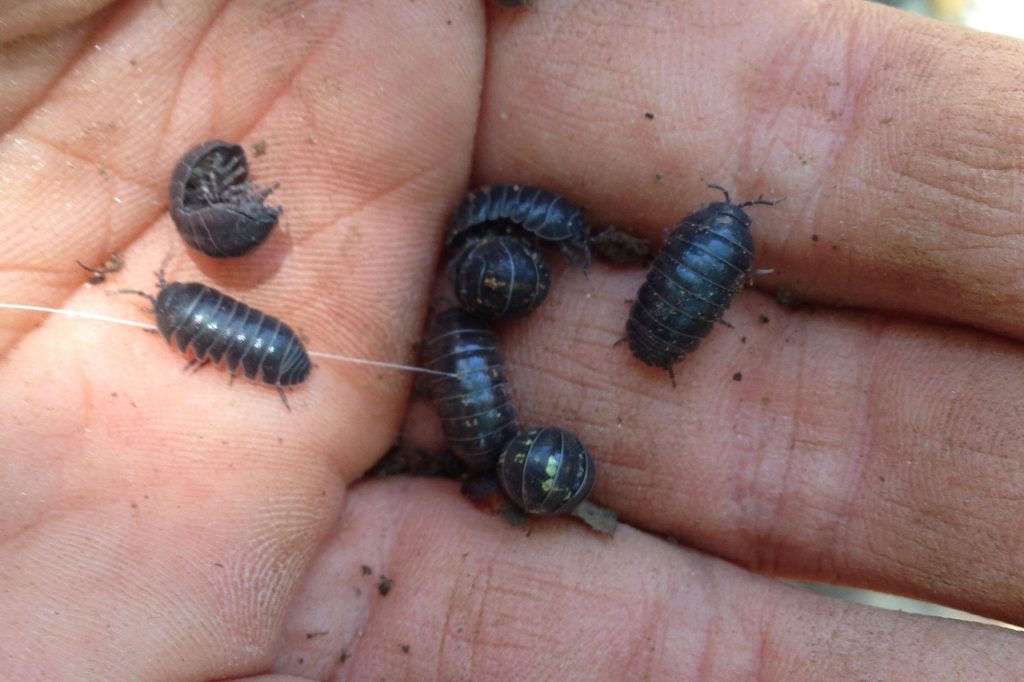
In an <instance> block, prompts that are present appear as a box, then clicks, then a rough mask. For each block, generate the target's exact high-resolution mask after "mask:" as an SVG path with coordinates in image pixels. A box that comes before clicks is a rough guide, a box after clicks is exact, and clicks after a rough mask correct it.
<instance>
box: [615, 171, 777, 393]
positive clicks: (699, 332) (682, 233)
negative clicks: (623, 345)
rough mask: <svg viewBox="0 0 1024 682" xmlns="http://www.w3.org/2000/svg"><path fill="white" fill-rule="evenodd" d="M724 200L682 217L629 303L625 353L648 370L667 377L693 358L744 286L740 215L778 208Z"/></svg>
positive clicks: (745, 242)
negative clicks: (754, 209)
mask: <svg viewBox="0 0 1024 682" xmlns="http://www.w3.org/2000/svg"><path fill="white" fill-rule="evenodd" d="M708 187H711V188H713V189H717V190H720V191H721V192H722V193H723V194H725V201H720V202H714V203H711V204H708V205H707V206H705V207H703V208H701V209H700V210H698V211H696V212H695V213H692V214H690V215H688V216H686V217H685V218H683V220H682V222H681V223H679V225H678V226H677V227H676V228H675V230H673V231H672V233H671V234H669V235H668V238H667V239H666V240H665V244H664V245H663V246H662V247H661V252H660V253H659V254H658V255H657V257H655V259H654V262H653V263H652V264H651V268H650V270H648V272H647V278H646V281H645V282H644V283H643V285H641V287H640V290H639V291H638V292H637V295H636V298H635V299H634V301H633V306H632V309H631V310H630V313H629V320H628V321H627V323H626V339H628V340H629V348H630V350H631V351H632V352H633V355H635V356H636V357H637V358H638V359H640V360H641V361H642V362H644V363H646V364H647V365H650V366H652V367H661V368H664V369H666V370H668V372H669V375H670V376H671V377H672V381H673V383H675V376H674V374H673V370H672V366H673V365H674V364H676V363H677V362H679V361H680V360H682V359H683V357H685V356H686V355H687V354H688V353H692V352H693V351H694V350H696V349H697V347H698V346H699V345H700V343H701V341H702V340H703V339H704V337H706V336H707V335H708V333H709V332H710V331H711V327H712V326H713V325H714V323H715V322H716V321H718V320H719V319H721V317H722V314H723V313H724V312H725V310H726V309H727V308H728V307H729V304H730V302H731V301H732V297H733V296H734V295H735V294H736V293H737V292H739V291H740V290H741V289H742V288H743V286H744V284H745V283H746V281H747V277H748V275H749V273H750V268H751V266H752V265H753V263H754V240H753V238H752V237H751V235H750V224H751V220H750V216H748V215H747V213H746V211H744V210H743V209H744V208H746V207H747V206H753V205H754V204H765V205H768V206H772V205H775V204H777V203H778V201H768V200H766V199H756V200H754V201H748V202H746V203H743V204H734V203H732V202H731V201H730V199H729V193H728V192H727V191H726V190H725V189H723V188H721V187H719V186H718V185H708Z"/></svg>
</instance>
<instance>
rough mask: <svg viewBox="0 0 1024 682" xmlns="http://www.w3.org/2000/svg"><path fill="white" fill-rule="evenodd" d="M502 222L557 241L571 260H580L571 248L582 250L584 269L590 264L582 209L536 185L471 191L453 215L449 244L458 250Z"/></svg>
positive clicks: (498, 186)
mask: <svg viewBox="0 0 1024 682" xmlns="http://www.w3.org/2000/svg"><path fill="white" fill-rule="evenodd" d="M505 221H508V222H511V223H514V224H515V225H516V226H517V227H519V228H520V229H522V230H523V231H524V232H526V233H527V234H531V235H533V236H534V237H536V238H537V239H538V240H539V241H542V242H550V243H552V244H558V245H559V246H560V247H561V249H562V251H563V252H564V253H565V254H566V256H567V257H568V258H569V259H570V260H571V261H573V262H574V263H579V261H578V260H577V258H576V256H575V254H573V252H572V250H573V249H579V250H581V251H582V253H583V262H582V265H583V269H584V270H587V269H588V268H589V267H590V245H589V243H588V239H589V232H590V231H589V228H588V227H587V221H586V220H585V219H584V217H583V211H582V209H580V208H579V207H577V206H575V205H573V204H572V203H570V202H569V201H568V200H566V199H564V198H562V197H561V196H559V195H557V194H555V193H554V192H551V191H548V190H546V189H540V188H538V187H529V186H523V185H496V186H494V187H482V188H480V189H477V190H474V191H472V192H470V193H469V194H468V195H466V198H465V199H464V200H463V201H462V203H461V204H459V206H458V208H456V209H455V213H454V214H453V215H452V219H451V222H450V225H449V230H448V246H449V248H453V249H457V248H458V247H459V246H460V244H461V243H462V241H463V240H464V239H466V238H467V237H469V236H470V235H472V234H473V233H474V232H477V231H480V230H484V229H487V228H489V227H493V226H494V224H495V223H499V224H503V223H504V222H505Z"/></svg>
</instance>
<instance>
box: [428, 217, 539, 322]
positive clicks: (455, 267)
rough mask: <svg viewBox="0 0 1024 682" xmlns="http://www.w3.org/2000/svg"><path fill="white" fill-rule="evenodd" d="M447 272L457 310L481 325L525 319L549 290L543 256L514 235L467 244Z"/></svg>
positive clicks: (489, 236) (487, 237)
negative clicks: (492, 321) (475, 319)
mask: <svg viewBox="0 0 1024 682" xmlns="http://www.w3.org/2000/svg"><path fill="white" fill-rule="evenodd" d="M448 271H449V275H450V277H451V280H452V286H453V288H454V289H455V298H456V299H457V300H458V302H459V306H460V307H461V308H462V309H463V310H466V311H468V312H470V313H473V314H474V315H476V316H477V317H480V318H483V319H485V320H508V319H514V318H517V317H523V316H525V315H528V314H529V313H531V312H533V311H534V310H536V309H537V307H538V306H539V305H540V304H541V303H543V302H544V299H545V298H547V295H548V290H549V289H550V287H551V270H550V269H548V264H547V262H546V261H545V260H544V257H543V256H541V255H540V253H539V252H538V251H537V249H536V248H534V247H533V245H531V244H530V243H529V242H528V241H527V240H525V239H523V238H522V237H520V236H518V235H514V234H506V233H496V234H495V233H491V232H488V233H485V234H484V235H483V236H480V237H476V236H474V237H472V238H469V239H467V240H466V243H465V244H463V246H462V248H461V249H460V250H459V252H458V253H457V254H456V255H455V256H454V257H453V258H452V261H451V264H450V266H449V270H448Z"/></svg>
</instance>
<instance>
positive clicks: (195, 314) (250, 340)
mask: <svg viewBox="0 0 1024 682" xmlns="http://www.w3.org/2000/svg"><path fill="white" fill-rule="evenodd" d="M157 285H158V286H159V288H160V292H159V294H157V296H155V297H154V296H151V295H150V294H147V293H146V292H144V291H129V292H124V293H135V294H139V295H140V296H143V297H145V298H147V299H148V300H149V301H150V302H151V303H152V304H153V312H154V314H155V316H156V326H157V329H158V330H159V332H160V334H161V335H162V336H163V337H164V339H166V340H167V343H169V344H170V343H173V345H175V346H177V347H178V350H180V351H181V352H182V353H185V354H189V353H191V355H192V356H193V357H194V360H192V363H196V362H198V363H204V364H205V363H207V362H213V363H214V364H218V363H220V362H221V360H224V361H225V364H226V365H227V368H228V371H229V372H231V375H232V377H234V376H235V374H236V373H237V372H238V370H239V368H241V371H242V374H243V375H244V376H245V377H246V378H247V379H253V380H256V379H258V380H259V381H261V382H262V383H264V384H268V385H270V386H274V387H276V388H277V391H278V393H279V394H280V396H281V400H283V401H284V404H285V406H287V405H288V399H287V398H286V397H285V394H284V390H283V389H284V388H286V387H289V386H295V385H297V384H301V383H302V382H303V381H305V380H306V378H307V377H308V376H309V373H310V370H311V369H312V363H311V362H310V359H309V355H308V354H307V353H306V349H305V347H304V346H303V345H302V341H300V340H299V337H298V336H297V335H296V334H295V332H294V331H293V330H292V328H291V327H289V326H288V325H287V324H285V323H284V322H282V321H281V320H279V319H277V318H276V317H273V316H272V315H268V314H266V313H264V312H261V311H259V310H257V309H255V308H252V307H250V306H248V305H246V304H244V303H242V302H241V301H238V300H236V299H234V298H232V297H230V296H228V295H227V294H224V293H221V292H220V291H217V290H216V289H214V288H212V287H208V286H206V285H205V284H199V283H198V282H168V281H166V280H165V279H164V275H163V271H160V272H158V273H157ZM190 364H191V363H190Z"/></svg>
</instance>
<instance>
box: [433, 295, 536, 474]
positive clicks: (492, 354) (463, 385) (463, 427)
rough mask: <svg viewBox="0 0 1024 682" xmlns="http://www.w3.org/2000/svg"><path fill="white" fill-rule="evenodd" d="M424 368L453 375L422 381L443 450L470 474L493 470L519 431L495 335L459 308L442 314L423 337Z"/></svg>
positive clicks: (484, 324)
mask: <svg viewBox="0 0 1024 682" xmlns="http://www.w3.org/2000/svg"><path fill="white" fill-rule="evenodd" d="M423 364H424V366H425V367H427V368H428V369H432V370H435V371H439V372H450V373H452V374H454V375H455V377H436V376H432V377H429V379H427V382H428V385H429V388H430V397H431V399H432V401H433V403H434V405H435V407H436V408H437V412H438V415H439V416H440V417H441V427H442V429H443V430H444V435H445V437H446V438H447V440H448V447H449V448H450V449H451V451H452V452H453V453H454V454H455V456H456V457H458V458H459V459H460V460H462V461H463V462H464V463H465V464H466V465H467V466H469V467H470V468H471V469H473V470H475V471H485V470H488V469H493V468H494V465H495V463H496V462H497V460H498V455H499V454H500V453H501V449H502V448H503V447H504V446H505V443H507V442H508V441H509V439H510V438H512V437H513V436H514V435H515V434H516V432H517V431H518V430H519V427H518V425H517V423H516V411H515V408H514V407H513V406H512V396H511V391H510V387H509V384H508V381H507V380H506V379H505V373H504V369H503V366H502V361H501V354H500V353H499V352H498V342H497V339H496V338H495V337H494V334H493V333H492V332H491V330H490V329H489V328H488V326H487V324H486V323H485V322H483V321H481V320H479V319H477V318H475V317H473V316H472V315H470V314H469V313H467V312H465V311H463V310H461V309H459V308H449V309H448V310H444V311H442V312H440V313H438V314H437V315H436V316H435V317H434V320H433V321H432V323H431V325H430V328H429V330H428V332H427V335H426V339H425V340H424V343H423Z"/></svg>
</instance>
